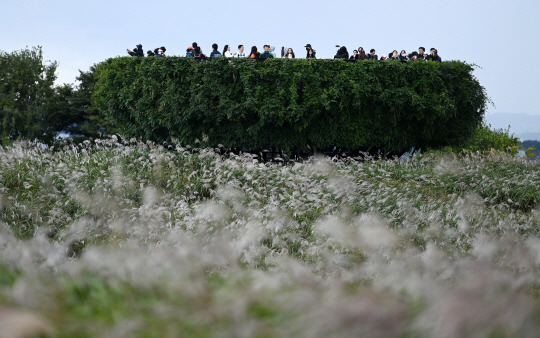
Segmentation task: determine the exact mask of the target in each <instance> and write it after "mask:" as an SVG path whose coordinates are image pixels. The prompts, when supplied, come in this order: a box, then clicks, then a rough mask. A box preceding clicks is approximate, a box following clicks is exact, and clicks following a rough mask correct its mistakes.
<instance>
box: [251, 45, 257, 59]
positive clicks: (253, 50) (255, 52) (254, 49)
mask: <svg viewBox="0 0 540 338" xmlns="http://www.w3.org/2000/svg"><path fill="white" fill-rule="evenodd" d="M257 53H258V51H257V46H253V47H251V53H249V57H251V55H253V54H255V57H257Z"/></svg>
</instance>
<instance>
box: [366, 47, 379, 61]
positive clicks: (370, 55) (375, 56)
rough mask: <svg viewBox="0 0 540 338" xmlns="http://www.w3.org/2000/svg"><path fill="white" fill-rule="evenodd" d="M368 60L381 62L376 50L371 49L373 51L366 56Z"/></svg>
mask: <svg viewBox="0 0 540 338" xmlns="http://www.w3.org/2000/svg"><path fill="white" fill-rule="evenodd" d="M366 59H367V60H379V57H378V56H377V54H375V49H373V48H371V50H370V51H369V54H368V55H366Z"/></svg>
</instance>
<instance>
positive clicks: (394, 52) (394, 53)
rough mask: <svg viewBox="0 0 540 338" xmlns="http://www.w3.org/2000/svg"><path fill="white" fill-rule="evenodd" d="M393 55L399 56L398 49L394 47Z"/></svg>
mask: <svg viewBox="0 0 540 338" xmlns="http://www.w3.org/2000/svg"><path fill="white" fill-rule="evenodd" d="M392 56H393V57H397V56H398V53H397V50H395V49H394V51H393V52H392Z"/></svg>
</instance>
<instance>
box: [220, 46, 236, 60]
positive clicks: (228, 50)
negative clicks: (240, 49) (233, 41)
mask: <svg viewBox="0 0 540 338" xmlns="http://www.w3.org/2000/svg"><path fill="white" fill-rule="evenodd" d="M235 54H236V53H234V54H233V53H231V46H229V45H225V47H224V48H223V56H224V57H226V58H232V57H234V55H235Z"/></svg>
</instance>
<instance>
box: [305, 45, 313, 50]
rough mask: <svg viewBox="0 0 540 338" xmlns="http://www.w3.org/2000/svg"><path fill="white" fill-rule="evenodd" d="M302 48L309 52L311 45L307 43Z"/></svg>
mask: <svg viewBox="0 0 540 338" xmlns="http://www.w3.org/2000/svg"><path fill="white" fill-rule="evenodd" d="M304 47H306V50H307V51H310V50H311V49H312V48H311V44H309V43H308V44H307V45H305V46H304Z"/></svg>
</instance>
